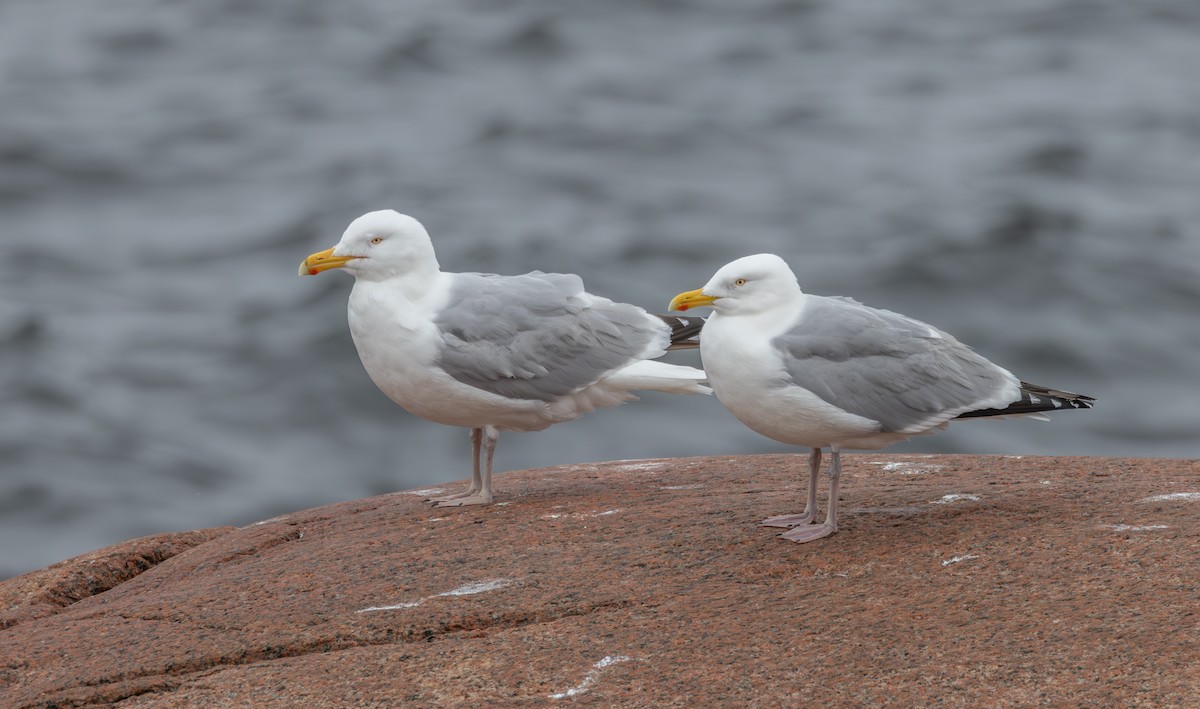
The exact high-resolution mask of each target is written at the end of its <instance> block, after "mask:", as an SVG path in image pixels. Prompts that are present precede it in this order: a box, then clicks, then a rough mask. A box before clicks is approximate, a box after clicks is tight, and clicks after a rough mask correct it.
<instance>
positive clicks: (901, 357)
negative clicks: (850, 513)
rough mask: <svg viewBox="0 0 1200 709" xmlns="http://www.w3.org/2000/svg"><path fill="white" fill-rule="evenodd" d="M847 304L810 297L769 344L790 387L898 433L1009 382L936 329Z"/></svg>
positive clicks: (982, 397) (847, 301)
mask: <svg viewBox="0 0 1200 709" xmlns="http://www.w3.org/2000/svg"><path fill="white" fill-rule="evenodd" d="M930 329H933V328H931V327H930V326H929V325H926V324H925V323H922V322H919V321H916V320H913V319H911V318H907V317H905V316H903V315H900V314H898V313H893V312H891V311H888V310H876V309H874V308H869V307H867V306H865V305H862V304H861V303H858V302H856V301H853V300H850V299H849V298H827V297H820V296H812V295H810V296H808V301H807V305H806V310H805V314H804V319H803V321H802V322H801V323H800V325H799V326H798V327H796V328H795V329H793V330H791V331H790V332H787V333H785V334H783V335H780V336H779V337H777V338H775V340H774V341H773V342H772V344H773V345H775V347H776V348H778V349H779V351H780V352H781V353H782V354H783V358H784V362H785V367H786V370H787V374H788V376H789V377H790V378H791V380H792V382H794V383H795V384H797V385H799V386H801V387H804V388H805V389H807V390H809V391H811V392H812V393H814V394H816V395H817V396H819V397H821V398H822V399H824V400H825V401H827V402H829V403H830V404H833V405H834V406H837V407H838V408H840V409H843V410H845V411H849V412H850V413H853V414H857V415H859V416H863V417H865V418H868V419H872V420H874V421H878V422H879V423H880V426H881V430H882V431H885V432H894V431H900V430H903V429H905V428H907V427H908V426H911V425H913V424H916V423H918V422H920V421H923V420H925V419H928V418H929V417H930V416H932V415H935V414H937V413H940V412H943V411H947V410H952V409H961V408H963V407H969V406H972V405H974V404H977V403H979V402H980V401H981V400H985V399H987V398H989V397H991V396H994V395H995V394H996V393H997V392H998V391H999V390H1000V389H1002V388H1003V387H1004V386H1005V385H1006V384H1008V383H1009V382H1010V381H1015V380H1012V379H1011V375H1009V374H1007V373H1006V372H1005V371H1004V370H1002V369H1000V368H999V367H997V366H996V365H994V364H992V363H991V362H989V361H987V360H986V359H984V358H983V357H981V356H979V355H978V354H976V353H975V352H974V351H973V350H972V349H971V348H969V347H967V346H966V345H964V344H962V343H961V342H959V341H958V340H955V339H954V338H953V337H951V336H950V335H947V334H946V333H944V332H941V331H940V330H936V332H938V333H940V334H941V337H940V338H939V337H934V336H931V335H930V333H929V330H930Z"/></svg>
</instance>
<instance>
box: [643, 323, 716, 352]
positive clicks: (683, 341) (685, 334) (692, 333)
mask: <svg viewBox="0 0 1200 709" xmlns="http://www.w3.org/2000/svg"><path fill="white" fill-rule="evenodd" d="M655 317H657V318H658V319H660V320H662V321H663V322H665V323H666V324H667V325H669V326H670V328H671V345H670V346H669V347H668V348H667V351H673V350H694V349H696V348H697V347H699V346H700V331H701V330H702V329H704V318H702V317H699V316H691V315H658V314H656V315H655Z"/></svg>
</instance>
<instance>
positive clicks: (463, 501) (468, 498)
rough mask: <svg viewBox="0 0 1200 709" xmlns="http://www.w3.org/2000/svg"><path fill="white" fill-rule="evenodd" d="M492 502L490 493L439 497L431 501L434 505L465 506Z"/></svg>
mask: <svg viewBox="0 0 1200 709" xmlns="http://www.w3.org/2000/svg"><path fill="white" fill-rule="evenodd" d="M490 504H492V496H491V495H483V494H473V495H464V496H462V497H454V498H450V499H445V498H443V499H440V500H438V501H436V502H434V503H433V506H434V507H466V506H467V505H490Z"/></svg>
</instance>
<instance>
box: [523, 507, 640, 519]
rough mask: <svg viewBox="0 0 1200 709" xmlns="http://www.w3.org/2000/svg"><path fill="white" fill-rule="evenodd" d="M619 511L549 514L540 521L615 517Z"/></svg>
mask: <svg viewBox="0 0 1200 709" xmlns="http://www.w3.org/2000/svg"><path fill="white" fill-rule="evenodd" d="M620 511H621V510H619V509H616V510H604V511H603V512H551V513H550V514H546V515H542V519H563V518H564V517H566V518H569V519H587V518H589V517H608V516H609V515H615V514H617V513H618V512H620Z"/></svg>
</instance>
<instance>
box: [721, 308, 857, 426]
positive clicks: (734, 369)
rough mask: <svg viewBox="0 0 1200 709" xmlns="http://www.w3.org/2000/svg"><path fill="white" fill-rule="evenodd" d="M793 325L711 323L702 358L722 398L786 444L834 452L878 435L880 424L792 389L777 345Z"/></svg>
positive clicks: (744, 320) (770, 320)
mask: <svg viewBox="0 0 1200 709" xmlns="http://www.w3.org/2000/svg"><path fill="white" fill-rule="evenodd" d="M792 322H794V317H789V318H786V319H782V320H781V319H779V318H776V317H768V316H766V315H764V316H733V317H721V316H720V314H714V315H713V316H712V317H710V318H709V320H708V322H707V323H705V326H704V332H703V334H702V335H701V337H700V356H701V357H702V358H703V360H704V371H705V372H707V373H708V377H709V382H710V384H711V385H712V388H713V392H714V393H715V394H716V395H717V398H718V399H720V401H721V403H722V404H723V405H724V406H725V408H727V409H728V410H729V411H730V413H732V414H733V415H734V416H735V417H737V419H738V420H739V421H741V422H742V423H744V424H745V425H746V426H748V427H749V428H751V429H752V430H754V431H757V432H758V433H761V434H762V435H764V436H767V437H769V438H773V439H775V440H777V441H781V442H783V443H790V444H793V445H804V446H828V445H832V444H835V443H837V442H839V441H846V440H852V439H860V438H862V437H863V436H869V435H870V434H872V433H873V432H875V431H877V430H878V425H877V424H876V423H875V422H874V421H871V420H869V419H866V418H863V417H861V416H857V415H855V414H851V413H848V412H846V411H843V410H841V409H839V408H837V407H836V406H833V405H832V404H829V403H827V402H825V401H824V400H823V399H821V398H820V397H818V396H817V395H815V394H813V393H811V392H809V391H808V390H806V389H802V388H800V387H797V386H794V385H792V384H790V383H789V378H788V376H787V372H786V371H785V369H784V367H783V361H782V359H781V358H780V357H779V354H778V353H777V352H776V351H775V348H774V347H773V346H772V345H771V340H772V339H774V338H775V337H776V336H778V334H780V333H782V332H783V331H784V330H786V329H787V328H788V327H790V323H792ZM776 331H778V332H776Z"/></svg>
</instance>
